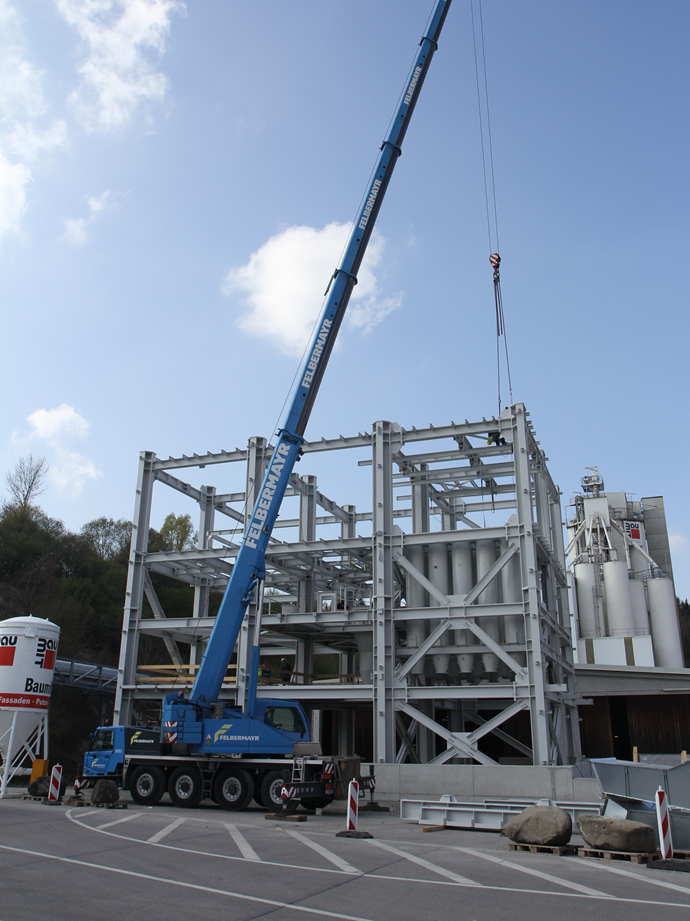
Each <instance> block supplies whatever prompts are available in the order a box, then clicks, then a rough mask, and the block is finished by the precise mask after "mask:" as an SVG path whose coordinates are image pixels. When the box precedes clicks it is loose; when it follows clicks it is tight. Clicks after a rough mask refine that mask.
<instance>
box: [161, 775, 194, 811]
mask: <svg viewBox="0 0 690 921" xmlns="http://www.w3.org/2000/svg"><path fill="white" fill-rule="evenodd" d="M201 793H202V784H201V772H200V771H198V770H197V769H196V768H194V767H178V768H177V770H175V771H173V773H172V776H171V777H170V781H169V783H168V795H169V796H170V799H171V800H172V801H173V803H174V805H175V806H181V807H182V808H183V809H194V808H195V807H196V806H198V805H199V803H200V802H201Z"/></svg>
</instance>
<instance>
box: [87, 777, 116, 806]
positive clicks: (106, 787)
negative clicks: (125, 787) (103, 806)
mask: <svg viewBox="0 0 690 921" xmlns="http://www.w3.org/2000/svg"><path fill="white" fill-rule="evenodd" d="M119 799H120V791H119V790H118V788H117V784H116V783H115V781H114V780H97V781H96V783H95V784H94V787H93V790H92V791H91V802H92V803H116V802H117V801H118V800H119Z"/></svg>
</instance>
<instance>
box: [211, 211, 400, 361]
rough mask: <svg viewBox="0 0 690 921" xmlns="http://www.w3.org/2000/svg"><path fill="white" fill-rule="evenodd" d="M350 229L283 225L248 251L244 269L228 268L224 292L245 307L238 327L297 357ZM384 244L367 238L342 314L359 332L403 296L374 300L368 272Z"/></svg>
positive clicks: (376, 292)
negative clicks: (239, 296) (284, 227)
mask: <svg viewBox="0 0 690 921" xmlns="http://www.w3.org/2000/svg"><path fill="white" fill-rule="evenodd" d="M351 226H352V225H351V224H338V223H332V224H327V225H326V227H323V228H322V229H321V230H317V229H316V228H314V227H288V228H287V230H284V231H283V232H282V233H279V234H276V236H274V237H271V238H270V239H269V240H267V241H266V243H264V244H263V246H261V247H260V248H259V249H258V250H257V251H256V252H255V253H252V255H251V256H250V258H249V262H247V264H246V265H243V266H239V267H237V268H234V269H231V270H230V271H229V272H228V274H227V275H226V277H225V279H224V282H223V291H224V292H225V294H234V293H239V294H242V295H244V303H245V304H246V307H247V311H246V312H245V313H243V314H242V315H241V316H240V317H239V319H238V320H237V325H238V327H239V328H240V329H241V330H243V331H244V332H246V333H248V334H249V335H251V336H256V337H259V338H265V339H268V340H270V341H271V342H273V344H274V345H276V346H277V347H278V348H279V349H280V350H281V351H282V352H285V353H286V354H289V355H301V354H302V352H303V350H304V348H305V346H306V345H307V343H308V341H309V336H310V333H311V332H312V328H313V325H314V323H315V321H316V320H317V318H318V316H319V312H320V309H321V306H322V303H323V292H324V289H325V288H326V285H327V283H328V279H329V277H330V276H331V275H332V273H333V269H334V268H335V266H337V264H338V262H339V261H340V257H341V255H342V251H343V248H344V247H345V244H346V242H347V239H348V236H349V233H350V229H351ZM384 243H385V241H384V239H383V237H382V236H381V235H380V234H376V233H375V234H374V235H373V236H372V239H371V241H370V243H369V248H368V250H367V254H366V256H365V258H364V261H363V263H362V266H361V268H360V270H359V276H358V277H359V284H358V285H357V286H356V287H355V289H354V292H353V294H352V304H351V306H350V307H349V308H348V313H347V315H346V316H347V317H348V323H349V324H350V325H351V326H353V327H355V328H358V329H361V330H362V331H363V332H368V331H369V330H371V329H372V328H373V327H374V326H376V324H377V323H380V322H381V320H383V318H384V317H385V316H386V315H387V314H388V313H390V312H391V310H394V309H395V308H396V307H399V306H400V304H401V303H402V294H398V295H396V296H395V297H387V298H383V299H381V298H380V297H379V289H378V285H377V281H376V276H375V274H374V271H373V270H374V269H375V268H376V266H378V265H379V263H380V261H381V257H382V254H383V248H384Z"/></svg>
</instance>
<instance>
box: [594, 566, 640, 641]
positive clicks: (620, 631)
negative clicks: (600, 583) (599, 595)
mask: <svg viewBox="0 0 690 921" xmlns="http://www.w3.org/2000/svg"><path fill="white" fill-rule="evenodd" d="M602 569H603V571H604V589H605V591H606V616H607V618H608V626H609V630H608V632H609V635H610V636H633V634H634V633H635V623H634V621H633V609H632V599H631V597H630V579H629V578H628V564H627V563H626V562H625V561H624V560H609V562H608V563H604V564H603V566H602Z"/></svg>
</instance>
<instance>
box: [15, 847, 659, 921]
mask: <svg viewBox="0 0 690 921" xmlns="http://www.w3.org/2000/svg"><path fill="white" fill-rule="evenodd" d="M0 848H1V849H2V850H3V851H14V852H15V853H17V854H29V856H31V857H43V858H45V859H47V860H58V861H60V863H71V864H76V865H77V866H80V867H89V868H90V869H92V870H103V872H104V873H119V874H120V875H121V876H135V877H136V878H137V879H147V880H150V881H152V882H154V883H167V884H168V885H169V886H180V887H181V888H183V889H195V890H196V891H197V892H210V893H212V894H213V895H226V896H228V897H229V898H231V899H242V900H243V901H245V902H259V903H260V904H261V905H272V906H273V907H274V908H289V909H290V910H291V911H302V912H305V913H307V914H310V915H322V916H323V917H326V918H342V919H344V921H371V919H370V918H362V917H360V916H359V915H343V914H341V913H340V912H337V911H323V910H322V909H320V908H306V907H305V906H302V905H291V904H290V903H289V902H278V901H276V900H275V899H262V898H259V897H258V896H256V895H244V894H243V893H241V892H231V891H230V890H228V889H214V888H213V887H212V886H201V885H199V884H198V883H184V882H182V881H181V880H179V879H166V877H164V876H151V875H150V874H149V873H136V872H135V871H134V870H120V869H119V868H117V867H105V866H103V864H100V863H89V861H87V860H75V859H74V858H73V857H57V856H56V855H55V854H43V853H41V852H40V851H29V850H26V849H25V848H21V847H9V845H6V844H0ZM657 904H659V903H657Z"/></svg>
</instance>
